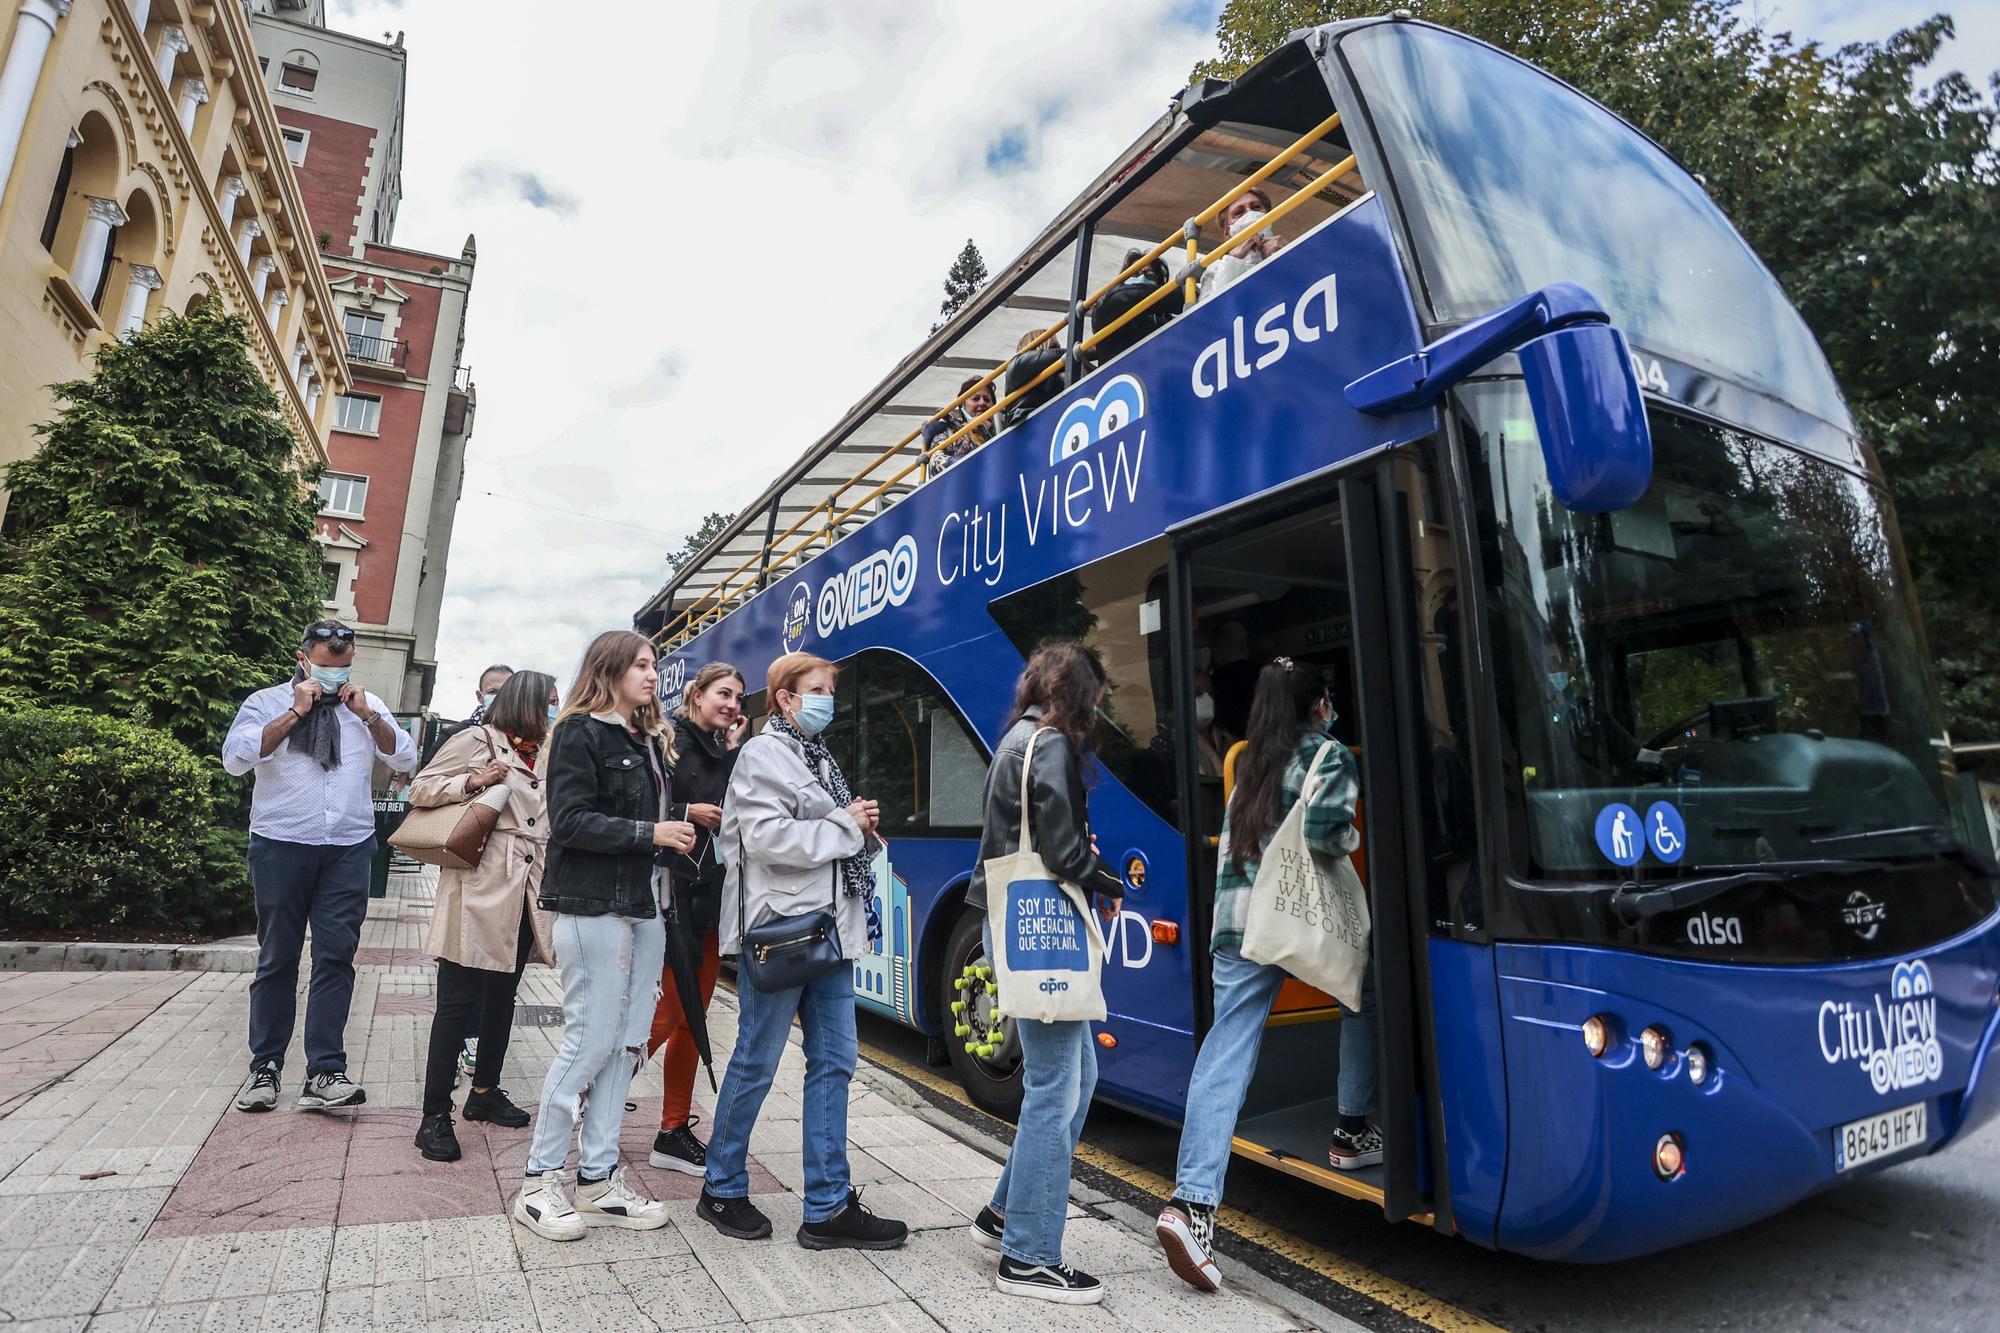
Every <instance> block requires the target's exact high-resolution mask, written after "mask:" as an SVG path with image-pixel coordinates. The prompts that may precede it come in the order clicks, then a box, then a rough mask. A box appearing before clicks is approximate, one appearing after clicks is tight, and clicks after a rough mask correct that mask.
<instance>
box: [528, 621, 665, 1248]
mask: <svg viewBox="0 0 2000 1333" xmlns="http://www.w3.org/2000/svg"><path fill="white" fill-rule="evenodd" d="M658 683H659V673H658V671H657V670H656V668H655V666H654V659H653V645H652V644H651V643H650V642H649V641H648V640H647V639H646V638H645V637H644V636H643V635H639V634H634V633H633V632H632V631H631V630H613V631H611V632H609V633H606V634H600V635H598V636H597V638H596V639H595V640H593V641H592V643H591V645H590V648H589V650H588V651H586V652H585V653H584V655H583V666H582V667H581V668H579V669H578V671H577V676H576V684H575V685H573V686H571V687H570V692H569V702H568V703H567V704H566V705H564V707H563V710H562V712H561V714H560V715H558V717H557V718H556V722H555V725H554V726H553V727H551V728H550V729H549V738H548V740H547V741H546V742H545V745H544V749H543V751H542V757H541V772H542V778H543V781H545V782H546V783H547V784H548V793H547V794H548V819H549V849H548V853H547V856H546V858H545V860H546V865H545V867H544V869H543V873H542V889H541V905H542V907H543V908H544V909H546V910H548V911H551V912H554V913H556V914H557V915H556V921H555V930H554V936H555V947H556V962H557V964H558V965H559V966H560V967H561V968H562V981H563V1039H562V1046H561V1048H560V1049H559V1050H557V1052H556V1058H555V1063H554V1064H552V1065H550V1066H549V1076H548V1078H547V1080H546V1081H544V1082H543V1084H542V1109H541V1115H540V1116H539V1117H537V1119H536V1122H535V1137H534V1143H533V1145H532V1146H531V1147H530V1148H529V1150H528V1177H527V1182H526V1183H525V1184H524V1185H523V1186H522V1189H521V1193H520V1196H519V1197H518V1198H517V1199H516V1200H515V1201H514V1220H515V1221H516V1222H519V1223H520V1224H521V1225H523V1226H525V1227H527V1228H528V1229H529V1230H530V1231H532V1232H534V1233H535V1234H536V1235H538V1236H544V1237H547V1238H548V1239H550V1240H578V1239H580V1238H581V1237H582V1236H583V1233H584V1230H585V1229H586V1228H587V1227H593V1226H608V1227H625V1228H628V1229H632V1230H640V1231H650V1230H652V1229H653V1228H655V1227H662V1226H665V1225H666V1223H667V1206H666V1205H665V1204H663V1203H659V1202H656V1201H654V1200H652V1199H649V1198H647V1197H645V1196H644V1195H642V1194H640V1193H639V1192H638V1191H637V1190H635V1189H633V1188H632V1187H631V1186H630V1185H628V1184H627V1183H626V1181H625V1169H624V1168H623V1167H621V1166H620V1165H618V1128H619V1122H620V1120H621V1119H622V1118H623V1116H624V1113H625V1091H626V1089H627V1088H629V1087H631V1085H632V1075H633V1073H634V1072H635V1071H636V1070H637V1068H638V1066H639V1065H640V1064H642V1063H644V1061H645V1051H646V1032H647V1029H648V1028H649V1027H650V1026H651V1023H652V1018H653V991H654V987H656V986H657V985H658V984H659V975H660V967H661V964H662V961H663V960H664V958H665V955H666V935H665V933H664V931H663V928H662V923H661V921H660V904H659V897H658V894H657V891H656V887H655V881H656V878H657V875H658V872H657V871H656V870H655V869H654V858H655V856H656V854H657V852H658V850H659V849H666V850H668V851H680V852H684V851H686V850H688V849H689V848H690V847H692V846H694V826H693V825H691V824H688V823H686V822H684V821H681V820H675V819H670V818H669V817H668V809H669V802H670V801H671V800H672V797H673V793H672V789H671V787H670V780H671V776H672V773H673V762H674V751H673V746H672V744H671V743H670V742H668V741H667V740H666V739H665V737H664V735H663V731H664V728H663V726H662V723H661V720H660V703H659V699H658V698H657V697H656V696H655V694H654V690H655V689H656V688H657V686H658ZM586 1092H587V1093H588V1094H589V1096H588V1097H586V1096H585V1093H586ZM579 1113H581V1117H582V1120H583V1126H582V1143H581V1151H580V1155H579V1158H578V1161H577V1172H576V1197H575V1199H574V1201H572V1200H571V1198H570V1196H569V1191H568V1190H567V1189H566V1188H565V1187H564V1183H563V1173H562V1169H563V1163H564V1162H566V1161H567V1160H568V1159H569V1140H570V1132H571V1130H572V1128H573V1127H574V1126H575V1124H576V1121H577V1119H578V1116H579Z"/></svg>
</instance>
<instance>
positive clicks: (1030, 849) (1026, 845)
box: [1019, 727, 1055, 856]
mask: <svg viewBox="0 0 2000 1333" xmlns="http://www.w3.org/2000/svg"><path fill="white" fill-rule="evenodd" d="M1054 730H1055V728H1054V727H1036V728H1035V732H1034V734H1033V735H1032V736H1030V737H1028V750H1027V753H1025V754H1023V755H1022V756H1021V838H1020V843H1019V846H1020V849H1021V852H1022V854H1023V855H1026V856H1033V855H1034V854H1035V835H1034V830H1033V829H1032V828H1031V827H1030V826H1029V823H1028V780H1029V778H1030V777H1032V776H1033V775H1034V771H1035V742H1036V741H1038V740H1040V739H1041V738H1042V733H1043V732H1045V731H1054Z"/></svg>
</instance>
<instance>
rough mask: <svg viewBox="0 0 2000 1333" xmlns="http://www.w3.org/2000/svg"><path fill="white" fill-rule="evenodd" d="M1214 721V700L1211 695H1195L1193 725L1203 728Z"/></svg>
mask: <svg viewBox="0 0 2000 1333" xmlns="http://www.w3.org/2000/svg"><path fill="white" fill-rule="evenodd" d="M1213 721H1215V698H1214V696H1213V695H1208V694H1197V695H1196V696H1195V697H1194V724H1195V725H1196V726H1198V727H1205V726H1207V725H1208V724H1209V723H1211V722H1213Z"/></svg>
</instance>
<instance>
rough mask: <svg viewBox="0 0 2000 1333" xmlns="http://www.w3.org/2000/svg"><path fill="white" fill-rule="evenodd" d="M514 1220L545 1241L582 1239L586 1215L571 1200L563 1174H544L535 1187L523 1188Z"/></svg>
mask: <svg viewBox="0 0 2000 1333" xmlns="http://www.w3.org/2000/svg"><path fill="white" fill-rule="evenodd" d="M514 1220H515V1221H516V1222H519V1223H520V1224H521V1225H522V1226H524V1227H526V1228H527V1229H528V1230H530V1231H532V1232H534V1233H535V1234H536V1235H537V1236H540V1237H541V1238H542V1239H543V1240H582V1239H583V1233H584V1231H585V1227H584V1222H583V1216H582V1214H580V1213H578V1212H577V1211H576V1208H575V1207H574V1206H573V1205H572V1204H571V1203H570V1201H569V1190H568V1189H567V1188H566V1187H565V1186H564V1184H563V1173H562V1172H560V1171H544V1172H542V1174H541V1175H540V1176H539V1177H537V1178H536V1180H535V1182H534V1183H533V1184H525V1185H523V1186H522V1187H521V1192H520V1194H519V1195H517V1196H515V1199H514Z"/></svg>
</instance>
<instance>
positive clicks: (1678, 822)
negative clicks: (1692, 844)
mask: <svg viewBox="0 0 2000 1333" xmlns="http://www.w3.org/2000/svg"><path fill="white" fill-rule="evenodd" d="M1646 847H1647V849H1648V850H1650V851H1651V852H1652V853H1653V855H1654V856H1657V857H1658V858H1659V859H1660V860H1662V861H1664V862H1665V863H1666V864H1668V865H1673V864H1675V863H1676V862H1678V861H1679V860H1680V859H1681V857H1682V856H1684V855H1685V854H1686V853H1687V823H1686V822H1685V821H1684V820H1682V818H1681V812H1680V811H1678V810H1676V809H1674V807H1673V806H1672V805H1671V804H1670V803H1668V802H1666V801H1655V802H1653V804H1652V805H1651V806H1650V807H1648V808H1647V810H1646Z"/></svg>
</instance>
